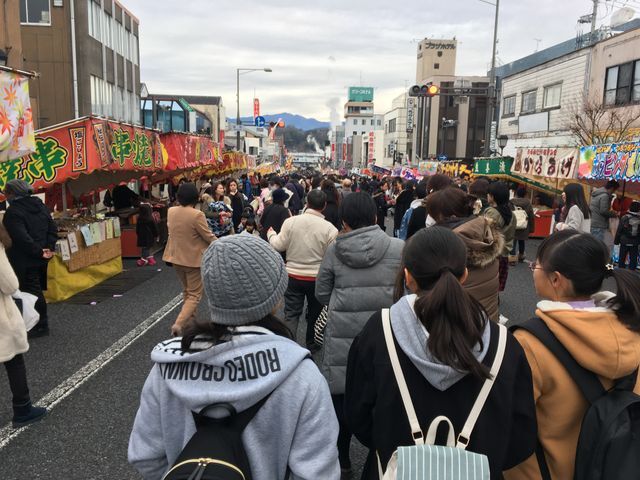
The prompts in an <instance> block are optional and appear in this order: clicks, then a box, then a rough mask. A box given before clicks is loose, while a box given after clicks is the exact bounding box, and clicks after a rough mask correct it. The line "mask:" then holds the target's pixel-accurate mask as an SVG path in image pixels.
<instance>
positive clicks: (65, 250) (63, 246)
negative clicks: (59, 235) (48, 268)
mask: <svg viewBox="0 0 640 480" xmlns="http://www.w3.org/2000/svg"><path fill="white" fill-rule="evenodd" d="M58 245H59V246H60V255H62V260H63V261H65V262H67V261H69V260H71V252H70V251H69V243H68V242H67V241H66V240H64V239H63V240H58Z"/></svg>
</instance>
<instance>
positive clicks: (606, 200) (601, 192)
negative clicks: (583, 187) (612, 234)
mask: <svg viewBox="0 0 640 480" xmlns="http://www.w3.org/2000/svg"><path fill="white" fill-rule="evenodd" d="M611 198H612V195H611V194H610V193H609V192H607V189H606V188H604V187H600V188H596V189H595V190H594V191H593V192H592V193H591V203H590V204H589V210H591V228H604V229H607V228H609V219H610V218H611V217H615V216H616V214H615V212H613V211H611Z"/></svg>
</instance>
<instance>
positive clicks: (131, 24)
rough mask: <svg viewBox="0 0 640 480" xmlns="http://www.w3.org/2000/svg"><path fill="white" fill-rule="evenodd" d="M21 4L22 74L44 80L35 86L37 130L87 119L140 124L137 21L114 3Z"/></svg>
mask: <svg viewBox="0 0 640 480" xmlns="http://www.w3.org/2000/svg"><path fill="white" fill-rule="evenodd" d="M14 1H15V0H14ZM5 3H7V2H5ZM18 3H19V15H20V17H19V21H20V22H19V24H20V36H21V42H22V56H23V59H24V61H23V65H22V68H24V69H26V70H34V71H36V72H38V73H39V74H40V76H39V77H38V78H36V79H33V80H32V81H31V82H30V91H31V95H32V96H33V97H34V98H35V102H36V105H37V117H35V118H34V120H35V121H36V124H37V125H36V126H37V128H43V127H47V126H50V125H54V124H57V123H61V122H65V121H67V120H70V119H73V118H76V117H81V116H85V115H100V116H104V117H108V118H112V119H114V120H118V121H123V122H127V123H135V124H139V123H140V62H139V41H138V35H139V21H138V19H137V18H136V17H135V16H133V15H132V14H131V13H130V12H129V11H127V9H126V8H125V7H123V6H122V5H121V4H120V3H119V2H116V1H114V0H100V1H96V0H84V1H83V0H78V1H76V0H53V1H47V0H18Z"/></svg>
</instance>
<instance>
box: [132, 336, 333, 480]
mask: <svg viewBox="0 0 640 480" xmlns="http://www.w3.org/2000/svg"><path fill="white" fill-rule="evenodd" d="M180 341H181V339H179V338H178V339H172V340H167V341H165V342H162V343H160V344H158V345H157V346H156V347H155V348H154V349H153V351H152V353H151V359H152V360H153V361H154V362H155V365H154V366H153V368H152V369H151V373H150V374H149V377H148V378H147V381H146V382H145V385H144V387H143V390H142V396H141V399H140V408H139V410H138V413H137V415H136V419H135V423H134V425H133V431H132V432H131V438H130V439H129V462H130V463H131V464H132V465H133V466H134V467H135V468H136V469H137V470H138V471H139V472H140V473H141V474H142V476H143V477H144V478H145V479H147V480H151V479H154V480H155V479H161V478H162V476H163V475H164V473H165V472H166V471H167V470H168V468H169V467H170V466H171V465H172V464H173V463H174V461H175V459H176V458H177V457H178V455H179V453H180V452H181V450H182V449H183V448H184V446H185V445H186V443H187V442H188V441H189V439H190V438H191V436H192V435H193V434H194V433H195V425H194V421H193V417H192V415H191V411H200V410H201V409H203V408H204V407H205V406H208V405H210V404H212V403H220V402H225V403H230V404H231V405H233V406H234V407H235V409H236V410H237V411H239V412H240V411H243V410H245V409H247V408H249V407H251V406H252V405H254V404H255V403H257V402H258V401H260V400H261V399H263V398H264V397H265V396H267V395H269V394H270V393H271V392H273V393H271V397H269V399H268V400H267V401H266V403H265V404H264V405H263V406H262V408H261V409H260V410H259V411H258V413H257V414H256V416H255V417H254V418H253V420H252V421H251V422H250V423H249V425H248V426H247V428H246V429H245V431H244V433H243V435H242V439H243V443H244V446H245V450H246V452H247V455H248V458H249V462H250V464H251V471H252V475H253V478H254V480H276V479H284V478H285V475H286V472H287V468H289V469H290V471H291V476H290V477H289V478H291V479H319V478H322V479H325V478H326V479H336V480H337V479H339V478H340V466H339V463H338V451H337V448H336V442H337V437H338V422H337V420H336V416H335V412H334V409H333V404H332V402H331V397H330V395H329V389H328V388H327V383H326V382H325V381H324V379H323V378H322V376H321V375H320V372H319V371H318V369H317V367H316V366H315V364H314V363H313V361H312V360H311V359H310V357H309V352H308V351H307V350H305V349H303V348H302V347H300V346H298V345H297V344H296V343H294V342H293V341H290V340H288V339H286V338H284V337H281V336H278V335H275V334H273V333H272V332H270V331H269V330H266V329H264V328H260V327H236V329H235V330H234V332H233V335H232V336H231V339H230V340H229V341H226V342H224V343H220V344H218V345H216V346H213V347H212V346H211V344H210V343H208V342H205V341H204V340H201V341H196V342H194V343H193V345H192V348H193V349H199V350H200V351H197V352H195V353H186V352H184V351H182V350H181V349H180Z"/></svg>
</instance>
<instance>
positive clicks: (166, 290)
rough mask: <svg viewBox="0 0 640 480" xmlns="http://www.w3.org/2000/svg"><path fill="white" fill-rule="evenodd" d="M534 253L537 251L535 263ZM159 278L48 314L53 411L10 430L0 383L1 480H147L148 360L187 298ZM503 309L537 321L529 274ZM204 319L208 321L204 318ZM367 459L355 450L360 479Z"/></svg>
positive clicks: (34, 346)
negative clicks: (136, 440)
mask: <svg viewBox="0 0 640 480" xmlns="http://www.w3.org/2000/svg"><path fill="white" fill-rule="evenodd" d="M536 244H537V242H536V241H531V242H529V245H528V248H529V251H528V252H527V253H528V256H529V258H531V259H532V258H533V256H534V254H535V251H534V250H535V247H536ZM126 266H127V267H128V268H134V269H135V268H136V267H135V266H133V265H132V264H131V263H130V262H127V265H126ZM145 268H149V267H145ZM157 270H158V271H157V272H156V274H155V275H154V276H153V277H152V278H151V279H149V280H148V281H146V282H144V283H142V284H140V285H138V286H136V287H134V288H132V289H130V290H128V291H124V292H122V296H118V297H113V298H108V299H106V300H105V301H103V302H100V303H98V304H97V305H72V304H67V303H61V304H53V305H50V318H51V320H50V323H51V329H52V330H51V335H50V336H49V337H44V338H39V339H34V340H33V341H32V342H31V348H30V351H29V352H28V353H27V354H26V356H25V358H26V362H27V371H28V376H29V386H30V390H31V396H32V399H33V400H34V401H35V403H38V400H39V399H44V401H45V402H46V403H47V404H53V408H52V410H51V412H50V414H49V416H48V417H47V418H46V419H45V420H43V421H42V422H40V423H37V424H35V425H33V426H30V427H28V428H24V429H21V430H13V429H11V428H10V427H9V426H8V424H9V422H10V420H11V414H12V412H11V406H10V404H11V402H10V398H11V397H10V392H9V389H8V384H7V382H6V381H4V380H2V381H0V399H2V402H1V403H0V479H3V480H26V479H41V478H42V479H45V478H46V479H68V480H76V479H77V480H99V479H100V480H101V479H105V480H106V479H110V480H111V479H115V478H117V479H137V478H139V477H138V475H137V474H136V472H135V471H134V470H133V469H132V468H131V467H129V465H128V464H127V461H126V452H127V443H128V438H129V433H130V430H131V426H132V423H133V419H134V416H135V413H136V410H137V408H138V402H139V395H140V391H141V389H142V385H143V383H144V380H145V378H146V376H147V373H148V371H149V369H150V367H151V362H150V360H149V353H150V351H151V349H152V347H153V346H154V345H155V344H156V343H157V342H159V341H161V340H164V339H166V338H167V337H168V333H169V328H170V325H171V324H172V323H173V321H174V319H175V317H176V315H177V311H178V309H179V306H178V308H174V309H173V310H170V308H171V304H169V303H170V302H171V301H172V300H173V301H174V303H175V301H176V300H175V298H176V296H177V295H179V293H180V288H179V285H178V282H177V279H176V277H175V274H174V272H173V271H172V269H170V268H167V267H165V266H164V265H162V263H161V262H159V264H158V266H157ZM501 301H502V312H503V314H504V315H505V316H506V317H508V318H509V319H510V322H516V323H517V322H521V321H524V320H526V319H527V318H529V317H530V316H531V315H532V314H533V312H534V308H535V302H536V299H535V292H534V290H533V284H532V279H531V272H530V270H529V269H528V268H527V266H526V264H520V265H518V266H517V267H515V268H513V269H512V270H511V272H510V276H509V281H508V284H507V290H506V291H505V292H504V294H503V295H502V296H501ZM167 304H169V306H167ZM200 311H201V314H202V315H206V308H203V307H201V310H200ZM154 314H155V316H154ZM135 329H138V331H136V330H135ZM132 331H133V333H130V332H132ZM127 334H129V337H126V336H127ZM114 345H115V346H114ZM101 354H102V356H100V355H101ZM40 401H41V402H42V400H40ZM365 455H366V452H365V450H364V448H363V447H362V446H360V445H359V444H358V443H357V441H355V440H354V442H353V447H352V461H353V464H354V470H355V472H354V476H353V478H358V477H359V474H358V472H359V470H360V468H361V466H362V463H363V462H364V458H365Z"/></svg>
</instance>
